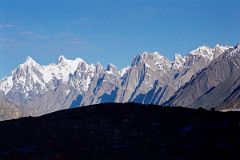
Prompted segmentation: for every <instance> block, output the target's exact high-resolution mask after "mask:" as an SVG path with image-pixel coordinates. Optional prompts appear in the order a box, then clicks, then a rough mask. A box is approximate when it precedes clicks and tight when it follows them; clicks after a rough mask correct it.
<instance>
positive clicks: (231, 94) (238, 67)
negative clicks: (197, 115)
mask: <svg viewBox="0 0 240 160" xmlns="http://www.w3.org/2000/svg"><path fill="white" fill-rule="evenodd" d="M239 86H240V45H239V44H238V45H237V46H236V47H235V48H231V49H229V50H227V51H226V52H224V54H222V55H220V56H219V57H218V58H216V59H215V60H214V61H212V62H211V64H210V65H208V66H207V67H206V68H205V69H203V70H202V71H201V72H198V73H197V74H195V75H194V76H193V77H192V79H191V80H190V81H189V82H188V83H187V84H186V85H184V86H182V87H181V88H180V89H179V90H178V91H177V92H176V93H175V94H174V95H173V96H172V98H171V99H170V100H169V101H168V102H167V103H166V105H179V106H186V107H191V108H198V107H199V106H201V107H203V108H207V109H209V108H211V107H215V108H217V109H228V108H231V107H232V106H231V104H234V102H235V101H239V98H240V89H239ZM226 107H227V108H226ZM234 107H236V106H234Z"/></svg>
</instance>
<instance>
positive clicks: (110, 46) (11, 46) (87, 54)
mask: <svg viewBox="0 0 240 160" xmlns="http://www.w3.org/2000/svg"><path fill="white" fill-rule="evenodd" d="M239 41H240V2H239V0H128V1H126V0H122V1H119V0H86V1H83V0H0V78H2V77H3V76H6V75H9V74H10V72H11V70H12V69H14V68H16V67H17V66H18V65H19V64H20V63H23V62H24V60H25V59H26V57H27V56H31V57H33V58H34V59H35V60H36V61H37V62H39V63H40V64H48V63H52V62H56V61H57V58H58V57H59V56H60V55H61V54H63V55H65V57H67V58H69V59H74V58H76V57H81V58H83V59H84V60H85V61H87V62H88V63H95V62H101V63H102V64H103V65H106V64H108V63H113V64H115V65H116V66H117V67H118V68H119V69H121V68H122V67H124V66H126V65H128V64H130V62H131V60H132V58H133V57H134V56H135V55H137V54H138V53H141V52H143V51H150V52H151V51H159V52H160V53H161V54H162V55H164V56H167V57H168V58H169V59H173V56H174V53H176V52H178V53H181V54H183V55H185V54H186V53H187V52H189V51H190V50H191V49H194V48H196V47H198V46H200V45H209V46H211V47H213V46H214V45H215V44H216V43H220V44H227V45H235V44H236V43H238V42H239Z"/></svg>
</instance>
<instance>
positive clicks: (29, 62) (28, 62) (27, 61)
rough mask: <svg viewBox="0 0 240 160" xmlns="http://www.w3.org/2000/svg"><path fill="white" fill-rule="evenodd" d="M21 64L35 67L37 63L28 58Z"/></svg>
mask: <svg viewBox="0 0 240 160" xmlns="http://www.w3.org/2000/svg"><path fill="white" fill-rule="evenodd" d="M23 64H24V65H36V64H38V63H37V62H36V61H35V60H34V59H33V58H32V57H30V56H28V57H27V58H26V60H25V62H24V63H23Z"/></svg>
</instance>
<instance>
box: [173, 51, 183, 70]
mask: <svg viewBox="0 0 240 160" xmlns="http://www.w3.org/2000/svg"><path fill="white" fill-rule="evenodd" d="M185 58H186V57H185V56H184V57H183V56H182V55H181V54H178V53H175V58H174V62H173V66H172V69H180V68H181V67H183V66H184V63H185V61H186V59H185Z"/></svg>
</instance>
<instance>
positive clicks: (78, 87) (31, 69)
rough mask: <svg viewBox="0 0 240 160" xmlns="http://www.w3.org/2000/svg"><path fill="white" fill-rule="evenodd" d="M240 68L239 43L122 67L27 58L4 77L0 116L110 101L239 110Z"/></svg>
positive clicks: (146, 56) (155, 56) (141, 58)
mask: <svg viewBox="0 0 240 160" xmlns="http://www.w3.org/2000/svg"><path fill="white" fill-rule="evenodd" d="M239 67H240V44H237V45H236V46H235V47H231V46H221V45H219V44H217V45H216V46H215V47H213V48H210V47H208V46H201V47H198V48H197V49H194V50H192V51H191V52H189V53H188V54H186V56H181V55H180V54H175V59H174V60H173V61H171V60H169V59H168V58H166V57H164V56H162V55H161V54H160V53H158V52H153V53H148V52H144V53H142V54H139V55H137V56H136V57H135V58H133V60H132V63H131V65H130V66H127V67H125V68H123V69H122V70H117V68H116V67H115V66H114V65H113V64H109V65H107V67H106V68H104V67H103V66H102V65H101V64H100V63H97V64H88V63H86V62H85V61H84V60H83V59H81V58H76V59H75V60H69V59H67V58H65V57H64V56H60V57H59V58H58V62H57V63H56V64H54V63H53V64H49V65H40V64H38V63H37V62H36V61H35V60H33V59H32V58H31V57H27V59H26V61H25V62H24V63H23V64H20V65H19V66H18V67H17V68H16V69H15V70H13V71H12V73H11V74H10V75H9V76H7V77H5V78H4V79H2V80H1V81H0V103H1V104H0V120H4V119H12V118H18V117H22V116H39V115H43V114H47V113H50V112H54V111H57V110H62V109H68V108H74V107H79V106H88V105H92V104H99V103H108V102H115V103H127V102H135V103H143V104H157V105H170V106H183V107H190V108H198V107H202V108H206V109H210V108H216V109H218V110H238V108H240V106H239V104H240V68H239Z"/></svg>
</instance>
